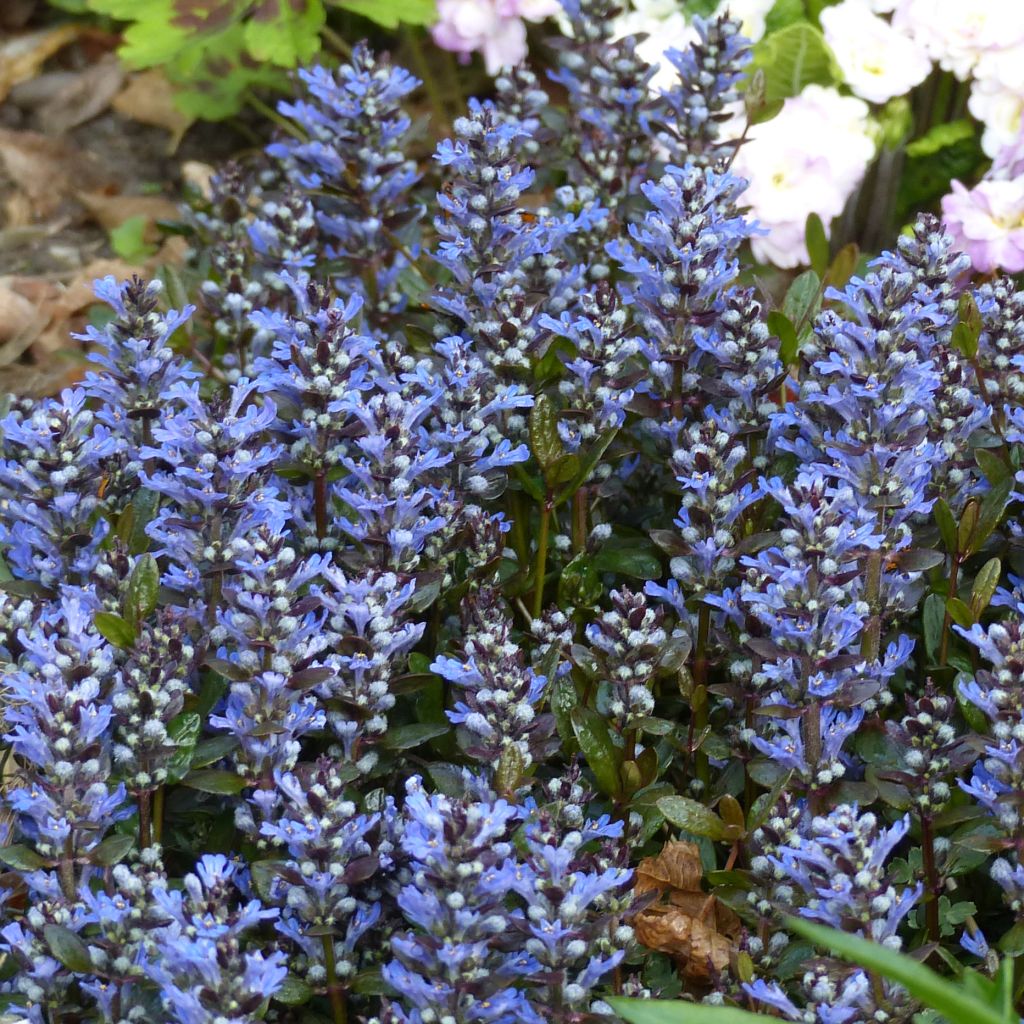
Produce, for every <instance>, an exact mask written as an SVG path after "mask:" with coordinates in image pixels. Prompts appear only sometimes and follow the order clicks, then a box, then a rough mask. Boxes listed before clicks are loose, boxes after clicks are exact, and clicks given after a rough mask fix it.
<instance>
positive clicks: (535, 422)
mask: <svg viewBox="0 0 1024 1024" xmlns="http://www.w3.org/2000/svg"><path fill="white" fill-rule="evenodd" d="M530 452H531V453H532V454H533V457H534V458H535V459H536V460H537V465H538V466H540V468H541V472H542V473H543V475H544V479H545V480H546V481H547V482H548V485H549V486H550V484H551V478H550V474H551V473H552V471H553V470H554V468H555V466H556V465H557V464H558V462H559V460H560V459H561V458H562V456H563V455H565V445H564V444H562V439H561V437H559V436H558V414H557V412H556V411H555V407H554V405H553V404H552V402H551V399H550V398H548V396H547V395H538V396H537V399H536V401H535V402H534V403H533V408H532V409H531V410H530Z"/></svg>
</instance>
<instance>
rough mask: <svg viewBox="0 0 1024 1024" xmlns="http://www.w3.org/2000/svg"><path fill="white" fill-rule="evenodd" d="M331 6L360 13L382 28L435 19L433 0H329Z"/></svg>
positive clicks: (422, 23)
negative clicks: (378, 0)
mask: <svg viewBox="0 0 1024 1024" xmlns="http://www.w3.org/2000/svg"><path fill="white" fill-rule="evenodd" d="M330 2H331V4H332V6H334V7H343V8H345V10H347V11H353V12H354V13H355V14H361V15H362V16H363V17H364V18H369V19H370V20H371V21H375V22H376V23H377V24H378V25H383V26H384V28H397V27H398V26H399V25H433V23H434V22H435V21H437V6H436V4H435V3H434V0H382V2H374V0H330Z"/></svg>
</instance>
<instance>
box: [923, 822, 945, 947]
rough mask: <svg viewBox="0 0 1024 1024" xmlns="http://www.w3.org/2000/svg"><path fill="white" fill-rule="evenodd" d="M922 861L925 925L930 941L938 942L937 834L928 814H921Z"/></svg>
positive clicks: (938, 885)
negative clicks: (925, 898) (933, 831)
mask: <svg viewBox="0 0 1024 1024" xmlns="http://www.w3.org/2000/svg"><path fill="white" fill-rule="evenodd" d="M921 861H922V863H923V864H924V879H925V891H926V894H927V902H926V903H925V905H924V914H925V927H926V928H927V929H928V941H929V942H938V941H939V938H940V937H941V933H940V929H939V890H940V888H941V883H940V881H939V871H938V868H937V867H936V864H935V836H934V835H933V834H932V819H931V817H930V816H929V815H927V814H922V815H921Z"/></svg>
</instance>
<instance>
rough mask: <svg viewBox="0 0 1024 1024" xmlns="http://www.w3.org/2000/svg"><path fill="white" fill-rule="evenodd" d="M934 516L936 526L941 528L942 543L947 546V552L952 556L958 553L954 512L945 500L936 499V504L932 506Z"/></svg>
mask: <svg viewBox="0 0 1024 1024" xmlns="http://www.w3.org/2000/svg"><path fill="white" fill-rule="evenodd" d="M932 515H934V516H935V524H936V525H937V526H938V528H939V535H940V536H941V537H942V543H943V544H945V545H946V550H947V551H948V552H949V553H950V554H952V553H953V552H955V551H956V520H955V519H954V518H953V512H952V511H951V509H950V507H949V505H948V504H947V503H946V500H945V499H944V498H938V499H936V502H935V504H934V505H933V506H932Z"/></svg>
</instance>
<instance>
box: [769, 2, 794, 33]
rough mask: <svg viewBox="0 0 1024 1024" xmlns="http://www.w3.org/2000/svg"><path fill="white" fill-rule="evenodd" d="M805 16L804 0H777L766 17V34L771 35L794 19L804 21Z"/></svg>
mask: <svg viewBox="0 0 1024 1024" xmlns="http://www.w3.org/2000/svg"><path fill="white" fill-rule="evenodd" d="M803 18H804V4H803V0H775V3H774V4H773V6H772V9H771V10H770V11H769V12H768V13H767V14H766V15H765V18H764V34H765V35H766V36H768V35H771V34H772V33H773V32H778V30H779V29H780V28H785V27H786V26H787V25H791V24H792V23H793V22H794V21H802V20H803Z"/></svg>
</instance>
